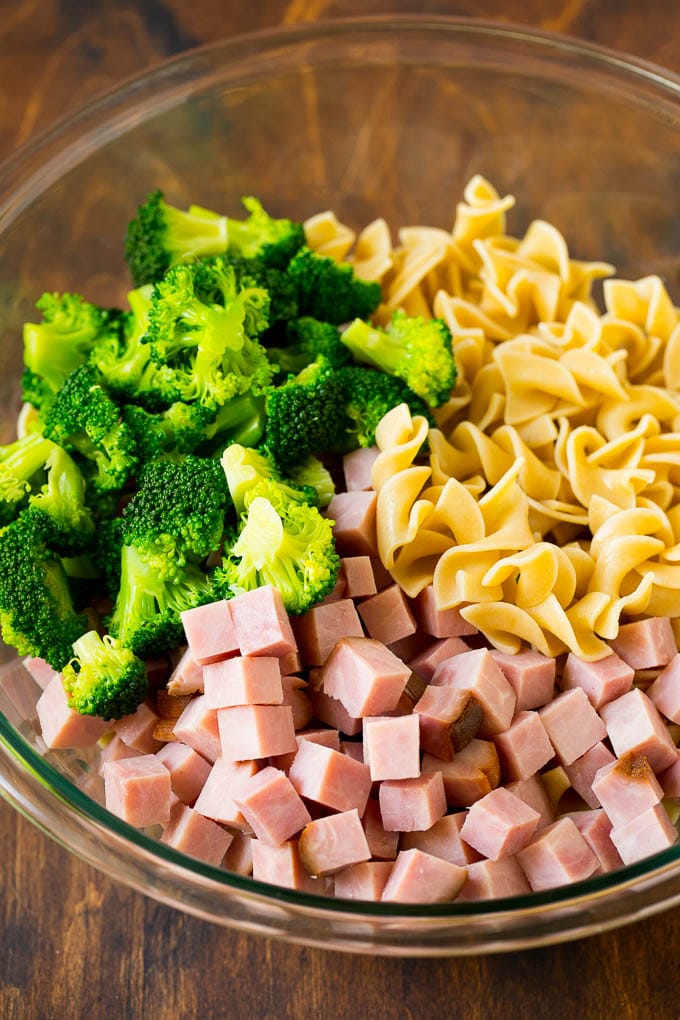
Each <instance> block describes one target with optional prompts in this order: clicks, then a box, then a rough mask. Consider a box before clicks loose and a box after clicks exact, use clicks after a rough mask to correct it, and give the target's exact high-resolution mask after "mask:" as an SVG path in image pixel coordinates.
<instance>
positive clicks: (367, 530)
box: [326, 490, 378, 556]
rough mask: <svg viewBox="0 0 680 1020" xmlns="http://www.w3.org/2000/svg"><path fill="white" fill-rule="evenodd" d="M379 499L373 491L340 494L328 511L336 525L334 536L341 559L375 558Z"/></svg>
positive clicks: (329, 516)
mask: <svg viewBox="0 0 680 1020" xmlns="http://www.w3.org/2000/svg"><path fill="white" fill-rule="evenodd" d="M377 505H378V495H377V493H375V492H372V491H363V490H362V491H360V490H351V491H350V492H338V493H336V495H335V496H333V499H332V500H331V501H330V503H329V505H328V506H327V507H326V517H328V518H329V519H330V520H332V521H335V525H334V527H333V535H334V537H335V544H336V546H337V549H338V552H339V553H340V555H341V556H372V555H373V554H374V553H375V552H376V550H377V548H378V540H377V537H376V525H375V522H376V509H377Z"/></svg>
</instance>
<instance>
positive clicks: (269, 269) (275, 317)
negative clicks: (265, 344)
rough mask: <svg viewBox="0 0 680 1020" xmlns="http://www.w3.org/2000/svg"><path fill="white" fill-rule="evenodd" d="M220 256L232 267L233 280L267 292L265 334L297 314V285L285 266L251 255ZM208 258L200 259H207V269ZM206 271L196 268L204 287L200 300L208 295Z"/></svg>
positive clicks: (229, 253) (208, 296)
mask: <svg viewBox="0 0 680 1020" xmlns="http://www.w3.org/2000/svg"><path fill="white" fill-rule="evenodd" d="M220 257H221V258H222V260H223V262H224V264H225V265H227V266H231V268H232V269H233V270H234V273H235V275H236V281H237V283H239V284H240V282H241V280H244V281H245V282H246V284H247V285H252V283H253V282H254V283H255V284H256V286H258V287H262V288H263V289H264V290H266V291H267V294H268V295H269V325H268V327H267V333H268V334H269V333H271V331H272V330H273V329H275V328H277V327H279V326H283V325H285V323H287V322H290V321H291V320H292V319H295V318H297V314H298V303H297V286H296V285H295V283H294V281H293V280H291V278H290V277H289V276H288V274H287V273H286V272H285V270H283V269H279V268H277V267H276V266H271V265H269V264H268V263H267V262H265V261H264V259H262V258H259V257H257V256H256V257H255V258H244V257H243V256H242V255H236V254H232V253H231V252H227V254H226V255H222V256H220ZM210 261H211V260H210V259H205V260H204V262H206V263H208V270H209V263H210ZM206 275H207V273H203V272H201V271H200V270H199V277H198V278H199V280H200V281H201V285H203V286H204V288H205V290H204V300H208V299H209V298H210V292H209V285H210V282H209V280H205V277H206ZM204 280H205V284H204V282H203V281H204ZM217 300H219V295H217Z"/></svg>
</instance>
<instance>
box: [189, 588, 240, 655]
mask: <svg viewBox="0 0 680 1020" xmlns="http://www.w3.org/2000/svg"><path fill="white" fill-rule="evenodd" d="M180 615H181V617H182V624H183V626H184V633H185V635H186V639H187V644H188V645H189V651H190V653H191V656H192V658H193V659H194V661H195V662H197V663H198V664H199V665H200V666H203V665H204V664H205V663H206V662H217V660H218V659H227V658H229V656H231V655H238V651H239V645H238V638H237V635H236V631H235V629H234V624H233V621H232V618H231V610H230V605H229V602H228V601H227V600H226V599H220V600H219V601H218V602H210V603H208V604H207V605H204V606H196V607H195V608H194V609H185V610H184V612H183V613H181V614H180Z"/></svg>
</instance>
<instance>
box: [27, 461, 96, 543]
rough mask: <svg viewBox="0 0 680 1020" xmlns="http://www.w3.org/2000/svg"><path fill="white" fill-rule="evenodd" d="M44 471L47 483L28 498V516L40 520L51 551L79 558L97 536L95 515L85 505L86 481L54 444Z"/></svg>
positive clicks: (72, 462) (73, 462)
mask: <svg viewBox="0 0 680 1020" xmlns="http://www.w3.org/2000/svg"><path fill="white" fill-rule="evenodd" d="M45 467H46V469H47V482H46V484H45V485H43V487H42V489H41V490H40V491H39V492H37V493H35V495H31V496H30V497H29V501H28V510H27V511H26V512H27V513H30V514H33V515H34V516H35V517H36V518H37V520H38V523H39V525H40V528H41V530H42V534H43V537H44V539H45V543H46V544H47V546H48V547H49V548H50V549H53V550H54V551H55V552H58V553H59V554H60V555H61V556H77V555H79V554H80V553H82V552H83V551H84V550H85V549H87V548H88V546H89V544H90V542H91V539H92V537H93V535H94V519H93V517H92V511H91V509H90V507H89V506H87V504H86V502H85V479H84V478H83V476H82V474H81V472H80V469H79V468H78V465H77V464H76V462H75V461H74V460H73V458H72V457H70V456H69V454H68V453H67V452H66V451H65V450H62V448H61V447H60V446H56V445H55V444H52V452H51V453H50V455H49V457H48V458H47V461H46V462H45Z"/></svg>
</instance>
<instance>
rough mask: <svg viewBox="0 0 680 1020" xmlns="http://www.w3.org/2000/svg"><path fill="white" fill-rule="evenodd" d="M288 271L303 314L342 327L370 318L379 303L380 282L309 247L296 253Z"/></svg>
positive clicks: (301, 314)
mask: <svg viewBox="0 0 680 1020" xmlns="http://www.w3.org/2000/svg"><path fill="white" fill-rule="evenodd" d="M287 272H288V275H289V276H290V278H291V280H293V281H294V282H295V284H296V286H297V292H298V306H299V314H300V316H307V315H311V316H313V317H314V318H315V319H320V320H321V321H322V322H330V323H333V324H334V325H336V326H339V325H341V324H342V323H345V322H350V321H351V320H352V319H354V318H359V319H365V318H367V317H368V316H369V315H370V314H371V312H373V311H375V309H376V308H377V307H378V305H379V304H380V298H381V290H380V284H379V283H369V282H367V281H366V280H360V279H359V277H357V276H355V275H354V270H353V269H352V266H351V265H349V263H339V262H335V260H334V259H332V258H329V257H328V256H326V255H318V254H317V253H316V252H313V251H312V250H311V249H310V248H302V249H301V250H300V251H299V252H298V253H297V255H296V256H295V257H294V258H293V259H292V260H291V262H290V265H289V266H288V270H287Z"/></svg>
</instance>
